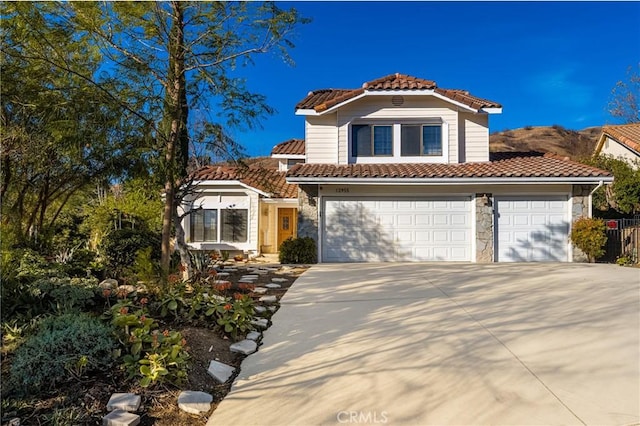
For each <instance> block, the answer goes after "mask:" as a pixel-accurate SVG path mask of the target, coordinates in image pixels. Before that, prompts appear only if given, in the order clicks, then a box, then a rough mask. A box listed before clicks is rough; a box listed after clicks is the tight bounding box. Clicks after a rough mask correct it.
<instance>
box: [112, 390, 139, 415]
mask: <svg viewBox="0 0 640 426" xmlns="http://www.w3.org/2000/svg"><path fill="white" fill-rule="evenodd" d="M141 401H142V398H140V395H136V394H134V393H114V394H112V395H111V398H109V402H107V411H113V410H123V411H138V408H140V402H141Z"/></svg>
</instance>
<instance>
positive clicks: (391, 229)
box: [321, 197, 471, 262]
mask: <svg viewBox="0 0 640 426" xmlns="http://www.w3.org/2000/svg"><path fill="white" fill-rule="evenodd" d="M321 216H322V253H321V254H322V261H323V262H373V261H424V260H427V261H428V260H438V261H470V260H471V202H470V198H469V197H455V198H449V197H447V198H421V199H408V198H407V199H395V198H386V197H376V198H325V199H324V200H323V205H322V215H321Z"/></svg>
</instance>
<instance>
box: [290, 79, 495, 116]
mask: <svg viewBox="0 0 640 426" xmlns="http://www.w3.org/2000/svg"><path fill="white" fill-rule="evenodd" d="M384 91H411V92H420V91H424V92H427V93H437V94H439V95H441V96H443V97H444V98H447V99H450V100H452V101H455V102H459V103H461V104H463V105H466V106H468V107H469V108H472V109H475V110H480V109H483V108H502V105H500V104H498V103H496V102H493V101H490V100H487V99H482V98H478V97H475V96H472V95H470V94H469V92H467V91H466V90H459V89H442V88H439V87H437V85H436V82H435V81H432V80H425V79H422V78H417V77H412V76H410V75H406V74H399V73H396V74H390V75H387V76H385V77H381V78H378V79H375V80H372V81H368V82H365V83H364V84H363V85H362V87H361V88H359V89H320V90H314V91H312V92H309V94H308V95H307V96H306V97H305V98H304V99H303V100H301V101H300V102H299V103H298V104H297V105H296V111H297V110H314V111H315V112H316V113H321V112H323V111H326V110H328V109H329V108H332V107H334V106H336V105H339V104H341V103H343V102H347V101H349V100H352V99H354V98H356V97H358V96H360V95H363V94H366V93H369V92H384Z"/></svg>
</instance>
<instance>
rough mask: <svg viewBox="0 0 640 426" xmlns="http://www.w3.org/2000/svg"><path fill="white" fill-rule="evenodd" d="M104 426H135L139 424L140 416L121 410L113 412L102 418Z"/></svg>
mask: <svg viewBox="0 0 640 426" xmlns="http://www.w3.org/2000/svg"><path fill="white" fill-rule="evenodd" d="M102 424H103V425H104V426H135V425H137V424H140V416H139V415H137V414H133V413H129V412H127V411H123V410H114V411H112V412H110V413H109V414H107V415H106V416H104V417H103V418H102Z"/></svg>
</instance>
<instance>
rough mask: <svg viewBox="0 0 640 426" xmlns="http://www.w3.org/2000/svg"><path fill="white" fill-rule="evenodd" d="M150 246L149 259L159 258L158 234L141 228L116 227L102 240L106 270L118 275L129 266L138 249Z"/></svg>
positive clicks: (133, 260)
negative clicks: (116, 228)
mask: <svg viewBox="0 0 640 426" xmlns="http://www.w3.org/2000/svg"><path fill="white" fill-rule="evenodd" d="M148 247H151V248H152V251H151V255H152V256H151V260H160V236H159V235H158V234H157V233H155V232H151V231H146V230H143V229H118V230H116V231H113V232H111V233H110V234H109V235H107V236H106V237H105V238H104V239H103V241H102V250H103V252H104V256H105V258H106V267H107V268H108V269H107V272H108V273H109V274H110V275H112V276H120V275H121V274H122V273H124V272H125V270H126V269H129V268H131V267H132V266H133V265H134V263H135V261H136V257H137V256H138V252H139V251H140V250H144V249H147V248H148Z"/></svg>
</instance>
